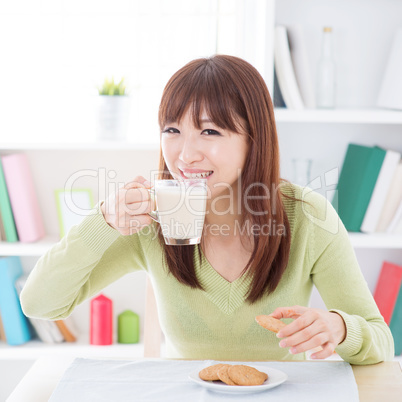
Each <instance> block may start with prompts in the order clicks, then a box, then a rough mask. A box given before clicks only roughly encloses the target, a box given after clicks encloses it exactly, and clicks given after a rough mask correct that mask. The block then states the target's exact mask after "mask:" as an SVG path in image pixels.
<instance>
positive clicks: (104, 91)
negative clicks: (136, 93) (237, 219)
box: [98, 77, 130, 140]
mask: <svg viewBox="0 0 402 402" xmlns="http://www.w3.org/2000/svg"><path fill="white" fill-rule="evenodd" d="M98 92H99V108H98V113H99V115H98V121H99V127H98V138H99V139H101V140H125V139H126V134H127V127H128V118H129V111H130V99H129V97H128V95H127V94H126V85H125V83H124V78H122V79H121V80H120V82H119V83H115V82H114V78H113V77H112V78H111V79H110V80H109V79H108V78H106V79H105V81H104V82H103V85H102V86H101V87H98Z"/></svg>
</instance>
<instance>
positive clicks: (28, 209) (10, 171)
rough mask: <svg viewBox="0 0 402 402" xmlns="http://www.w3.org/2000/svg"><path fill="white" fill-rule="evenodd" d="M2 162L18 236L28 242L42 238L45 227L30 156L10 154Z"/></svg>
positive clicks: (22, 240)
mask: <svg viewBox="0 0 402 402" xmlns="http://www.w3.org/2000/svg"><path fill="white" fill-rule="evenodd" d="M2 163H3V170H4V177H5V179H6V183H7V189H8V194H9V196H10V202H11V208H12V211H13V214H14V219H15V225H16V227H17V233H18V238H19V240H20V241H21V242H26V243H29V242H34V241H37V240H40V239H41V238H43V237H44V235H45V227H44V224H43V220H42V215H41V212H40V209H39V202H38V199H37V197H36V192H35V187H34V182H33V178H32V174H31V169H30V167H29V163H28V158H27V156H26V155H25V154H23V153H18V154H10V155H5V156H3V157H2Z"/></svg>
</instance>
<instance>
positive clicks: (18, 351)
mask: <svg viewBox="0 0 402 402" xmlns="http://www.w3.org/2000/svg"><path fill="white" fill-rule="evenodd" d="M88 340H89V335H88V334H85V335H81V336H80V337H79V338H78V340H77V342H71V343H68V342H62V343H44V342H41V341H39V340H32V341H29V342H27V343H25V344H24V345H18V346H10V345H8V344H6V343H5V342H0V356H1V358H2V359H37V358H38V357H41V356H46V355H64V356H66V355H67V356H76V357H99V356H102V357H113V358H123V357H130V358H138V357H143V356H144V344H143V343H134V344H121V343H114V344H112V345H107V346H96V345H90V344H89V341H88Z"/></svg>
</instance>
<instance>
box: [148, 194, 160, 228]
mask: <svg viewBox="0 0 402 402" xmlns="http://www.w3.org/2000/svg"><path fill="white" fill-rule="evenodd" d="M147 190H148V192H149V196H150V197H151V198H152V199H154V200H155V189H154V188H149V189H147ZM148 215H149V216H150V217H151V218H152V219H153V220H154V221H155V222H157V223H160V222H159V216H158V211H157V210H155V211H151V212H149V213H148Z"/></svg>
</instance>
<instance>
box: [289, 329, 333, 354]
mask: <svg viewBox="0 0 402 402" xmlns="http://www.w3.org/2000/svg"><path fill="white" fill-rule="evenodd" d="M327 342H328V334H327V333H325V332H320V333H319V334H316V335H314V336H313V337H312V338H310V339H309V340H307V341H305V342H301V343H300V344H298V345H295V346H292V347H291V348H290V350H289V352H290V353H291V354H293V355H295V354H297V353H303V352H307V351H308V350H311V349H314V348H317V347H319V346H322V345H324V344H326V343H327Z"/></svg>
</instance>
